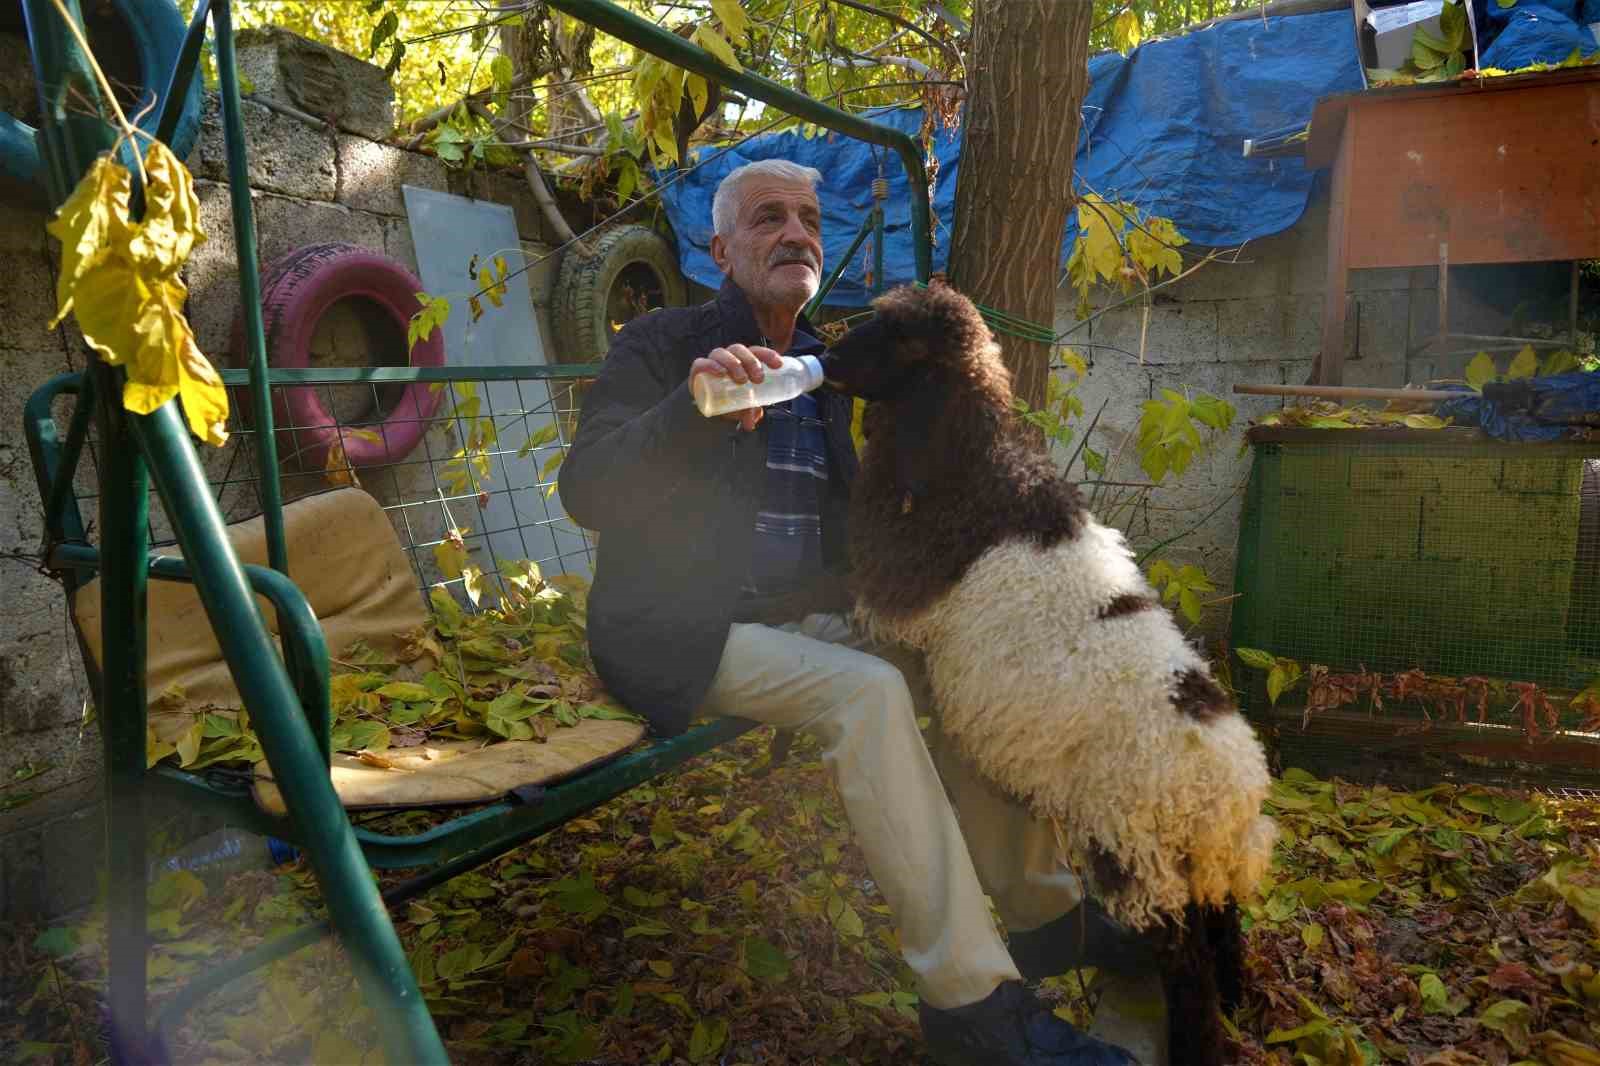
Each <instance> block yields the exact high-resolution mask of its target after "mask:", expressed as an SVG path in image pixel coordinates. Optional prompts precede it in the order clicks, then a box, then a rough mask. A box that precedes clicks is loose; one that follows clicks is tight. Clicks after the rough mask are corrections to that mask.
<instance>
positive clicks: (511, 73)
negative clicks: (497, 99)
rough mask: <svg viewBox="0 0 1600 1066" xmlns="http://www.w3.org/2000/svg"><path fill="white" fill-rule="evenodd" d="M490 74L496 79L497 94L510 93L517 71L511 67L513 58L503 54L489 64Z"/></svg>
mask: <svg viewBox="0 0 1600 1066" xmlns="http://www.w3.org/2000/svg"><path fill="white" fill-rule="evenodd" d="M489 74H490V75H491V76H492V77H493V78H494V88H495V91H496V92H501V93H505V92H510V91H511V80H512V79H513V78H514V77H515V76H516V71H515V70H514V69H513V67H512V65H511V57H510V56H508V55H506V54H505V53H503V52H502V53H501V54H500V55H497V56H495V57H494V60H493V61H492V62H491V63H490V64H489Z"/></svg>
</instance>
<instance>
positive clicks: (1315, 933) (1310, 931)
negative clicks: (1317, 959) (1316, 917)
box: [1300, 922, 1327, 951]
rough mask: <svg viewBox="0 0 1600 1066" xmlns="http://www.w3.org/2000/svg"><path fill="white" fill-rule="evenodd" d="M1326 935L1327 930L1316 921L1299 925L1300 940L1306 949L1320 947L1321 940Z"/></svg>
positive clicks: (1313, 949) (1312, 949)
mask: <svg viewBox="0 0 1600 1066" xmlns="http://www.w3.org/2000/svg"><path fill="white" fill-rule="evenodd" d="M1326 936H1327V930H1325V929H1323V928H1322V926H1321V925H1319V924H1317V923H1316V922H1312V923H1310V924H1309V925H1304V926H1301V927H1300V940H1301V942H1302V943H1304V944H1305V946H1306V947H1307V949H1309V950H1311V951H1315V950H1317V948H1319V947H1321V946H1322V941H1323V939H1324V938H1325V937H1326Z"/></svg>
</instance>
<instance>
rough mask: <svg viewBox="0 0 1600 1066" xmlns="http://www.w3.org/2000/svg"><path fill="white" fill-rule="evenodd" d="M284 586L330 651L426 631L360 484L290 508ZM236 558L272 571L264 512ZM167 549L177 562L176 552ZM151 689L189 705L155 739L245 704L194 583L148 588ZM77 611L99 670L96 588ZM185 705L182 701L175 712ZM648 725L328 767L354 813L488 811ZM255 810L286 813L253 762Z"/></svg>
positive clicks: (231, 533)
mask: <svg viewBox="0 0 1600 1066" xmlns="http://www.w3.org/2000/svg"><path fill="white" fill-rule="evenodd" d="M283 524H284V537H285V540H286V542H287V546H288V554H289V577H290V578H291V579H292V580H293V581H294V583H295V584H296V585H297V586H298V587H299V588H300V590H301V592H302V593H304V595H305V597H306V599H307V601H308V602H309V603H310V605H311V609H312V610H313V611H314V612H315V613H316V616H317V620H318V621H319V623H320V624H321V625H322V630H323V634H324V636H325V638H326V640H327V643H328V650H329V652H330V654H332V655H335V656H337V655H338V654H339V653H340V652H342V651H343V650H344V649H346V648H348V647H350V646H351V645H352V644H355V643H356V642H357V641H361V642H364V643H365V644H366V646H367V647H368V648H370V649H372V650H373V651H375V652H378V653H379V654H381V655H383V656H385V657H388V658H390V659H391V660H393V661H401V659H402V656H404V655H405V654H408V653H407V651H406V647H407V645H409V644H410V643H411V642H410V641H409V640H408V639H407V638H408V637H409V636H410V635H411V634H413V633H416V632H417V631H418V630H420V629H422V628H423V627H424V626H426V625H427V622H428V616H427V612H426V611H425V610H424V608H423V605H422V597H421V595H420V594H419V593H418V590H417V578H416V573H415V571H414V570H413V569H412V566H411V561H410V560H409V559H408V558H407V557H406V553H405V551H404V549H403V548H401V546H400V541H399V538H398V537H396V535H395V531H394V527H393V526H392V525H391V524H390V521H389V517H388V516H387V515H386V514H385V513H384V510H383V508H382V507H381V506H380V505H379V504H378V502H377V501H376V500H375V499H373V498H372V497H371V496H369V495H368V494H367V493H366V492H365V491H363V490H361V489H359V488H354V487H350V488H341V489H336V490H333V491H331V492H324V493H319V494H317V495H314V496H306V497H302V498H301V499H298V500H295V501H294V502H293V503H289V504H286V505H285V506H284V508H283ZM228 537H229V539H230V540H231V541H232V543H233V547H234V550H235V552H236V553H237V554H238V556H239V561H240V562H241V563H244V564H256V565H260V566H265V565H266V564H267V548H266V525H265V522H264V521H263V519H261V518H259V517H257V518H253V519H250V520H248V521H245V522H239V523H235V524H234V525H231V526H229V527H228ZM163 554H168V555H174V556H177V555H181V554H182V553H181V552H180V551H179V550H178V549H176V548H168V549H164V550H163ZM148 602H149V623H148V629H149V638H148V639H149V645H148V646H149V651H148V658H147V666H146V679H147V680H146V686H147V693H148V697H149V699H150V701H151V702H152V704H155V703H156V702H157V701H158V700H159V699H160V697H161V696H162V694H163V693H166V692H168V691H169V690H171V689H172V688H173V686H177V687H178V688H180V689H181V690H182V693H183V697H182V699H181V701H180V700H171V701H162V702H163V703H166V704H169V706H166V707H158V706H152V708H151V710H150V725H151V727H152V729H153V730H154V731H155V734H156V737H157V739H159V740H166V741H175V740H176V738H177V737H179V736H182V735H183V734H184V733H185V732H186V731H187V730H188V729H189V728H190V727H191V726H192V725H193V724H194V720H195V719H194V714H195V711H196V710H197V709H200V708H206V707H212V708H236V707H240V706H242V702H241V700H240V698H239V693H238V691H237V689H235V688H234V684H233V677H232V674H231V673H230V671H229V670H228V664H227V662H226V661H225V660H224V659H223V657H222V650H221V648H220V647H219V646H218V644H217V640H216V637H215V635H214V634H213V632H212V629H211V622H210V620H209V619H208V618H207V617H206V613H205V609H204V607H203V606H202V605H201V603H200V597H199V595H198V594H197V593H196V592H195V589H194V586H193V585H190V584H188V583H184V582H172V581H152V582H150V585H149V594H148ZM257 603H258V604H259V606H260V608H261V615H262V618H263V619H264V620H265V621H266V623H267V627H268V629H269V630H270V631H271V632H272V634H273V636H274V637H275V638H276V637H277V635H278V634H277V617H276V612H275V611H274V610H273V609H272V606H271V604H270V603H268V602H267V601H266V600H265V599H263V598H260V597H258V598H257ZM73 615H74V619H75V620H76V622H77V626H78V630H79V632H80V634H81V635H82V638H83V643H84V647H85V648H86V649H87V650H88V652H89V654H90V656H91V657H92V659H93V664H94V665H95V666H97V667H98V665H99V664H100V662H101V660H102V653H103V649H104V643H103V636H102V633H101V626H100V579H99V578H96V579H94V580H92V581H90V582H88V583H86V584H85V585H83V586H82V587H81V588H80V589H78V591H77V593H76V595H75V596H74V599H73ZM434 665H435V663H434V661H433V660H432V658H431V657H427V656H424V657H422V658H420V659H414V660H413V661H411V662H402V664H401V666H400V668H399V669H398V670H397V671H396V673H395V675H394V677H395V679H396V680H415V679H417V678H419V677H421V676H422V674H424V673H426V672H427V671H428V670H431V669H432V668H433V667H434ZM171 704H176V706H170V705H171ZM644 734H645V727H644V726H643V725H641V724H639V723H636V722H623V721H606V720H597V719H584V720H582V721H581V722H579V723H578V724H577V725H576V726H571V727H561V728H558V729H554V730H551V733H550V736H549V738H548V740H547V741H545V742H543V743H541V742H538V741H531V740H527V741H522V740H501V741H496V742H495V743H492V744H485V743H483V742H481V741H454V742H447V743H440V744H435V745H422V746H418V747H415V748H408V749H391V750H389V751H386V752H383V753H382V754H381V755H376V756H375V755H371V754H368V755H366V756H365V757H358V756H351V755H338V754H336V755H335V756H334V759H333V766H332V768H331V772H332V779H333V786H334V790H335V791H336V792H337V793H338V794H339V799H340V801H341V802H342V803H343V804H344V806H345V807H346V808H348V809H363V810H370V809H374V808H408V807H428V806H454V805H461V804H471V803H488V802H493V801H494V800H497V799H500V798H501V797H503V796H505V795H507V794H508V793H511V792H512V791H513V790H515V789H518V788H522V787H524V786H528V785H540V784H549V783H553V782H556V781H560V780H562V779H564V778H568V777H572V776H574V775H576V774H579V773H582V772H583V771H584V770H587V769H589V768H591V767H593V766H596V765H598V764H600V763H602V762H605V761H608V760H610V759H613V758H615V757H616V756H618V755H621V754H622V753H623V752H625V751H627V750H628V749H629V748H631V747H633V746H634V745H636V744H638V743H639V742H640V741H641V740H642V739H643V738H644ZM255 773H256V786H255V789H254V792H255V798H256V803H257V805H258V806H260V807H261V809H262V810H264V811H266V812H267V813H270V814H275V815H282V814H285V813H286V809H285V807H284V803H283V797H282V795H281V794H280V793H279V791H278V788H277V785H276V784H275V783H274V781H273V779H272V771H271V768H270V767H269V766H268V765H267V764H266V763H265V762H261V763H258V764H256V768H255Z"/></svg>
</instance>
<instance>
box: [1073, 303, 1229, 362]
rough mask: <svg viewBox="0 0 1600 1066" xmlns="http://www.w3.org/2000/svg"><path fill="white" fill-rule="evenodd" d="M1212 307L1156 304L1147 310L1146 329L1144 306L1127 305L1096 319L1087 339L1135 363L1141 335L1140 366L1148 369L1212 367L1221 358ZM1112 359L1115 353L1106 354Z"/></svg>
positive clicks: (1198, 304) (1213, 305)
mask: <svg viewBox="0 0 1600 1066" xmlns="http://www.w3.org/2000/svg"><path fill="white" fill-rule="evenodd" d="M1217 307H1218V305H1217V304H1215V303H1209V302H1208V303H1189V304H1182V303H1158V304H1156V305H1155V306H1154V307H1152V308H1151V309H1150V318H1149V324H1148V326H1146V325H1145V322H1144V306H1143V305H1142V304H1139V303H1135V304H1129V305H1128V306H1126V307H1122V308H1118V309H1117V310H1115V311H1113V312H1111V313H1110V314H1107V315H1105V316H1104V317H1102V318H1100V319H1098V320H1097V321H1096V322H1095V323H1094V325H1093V327H1092V329H1093V332H1092V333H1091V335H1090V339H1091V340H1092V341H1093V342H1094V343H1096V344H1105V345H1111V346H1112V347H1115V348H1120V349H1122V351H1123V352H1124V353H1127V354H1125V355H1123V356H1122V357H1123V358H1130V357H1131V358H1133V359H1135V360H1137V359H1138V355H1139V340H1140V334H1141V331H1142V332H1143V336H1144V362H1145V364H1146V365H1150V366H1160V365H1165V364H1172V363H1185V364H1187V363H1214V362H1217V361H1218V360H1219V359H1221V358H1222V353H1221V351H1220V348H1219V345H1218V334H1217V317H1218V315H1217ZM1110 354H1113V355H1116V354H1118V353H1115V352H1113V353H1110Z"/></svg>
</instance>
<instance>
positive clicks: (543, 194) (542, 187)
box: [466, 100, 589, 255]
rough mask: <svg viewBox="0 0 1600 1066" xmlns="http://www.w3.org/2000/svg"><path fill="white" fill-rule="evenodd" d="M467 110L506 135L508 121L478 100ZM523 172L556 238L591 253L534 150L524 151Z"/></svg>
mask: <svg viewBox="0 0 1600 1066" xmlns="http://www.w3.org/2000/svg"><path fill="white" fill-rule="evenodd" d="M466 104H467V110H469V111H471V112H472V113H473V114H474V115H477V116H478V117H479V118H481V119H483V120H484V121H485V122H487V123H488V124H489V127H490V128H491V129H493V130H494V131H495V136H497V137H501V136H504V132H503V131H504V129H505V126H506V125H508V123H505V122H503V121H502V120H500V119H497V118H496V117H495V116H494V115H492V114H490V113H489V109H488V108H486V107H484V106H483V105H482V104H480V103H478V102H477V101H476V100H468V101H466ZM522 173H523V175H524V176H525V177H526V178H527V179H528V191H529V192H531V193H532V194H533V199H534V202H535V203H537V204H538V205H539V210H540V211H542V212H543V213H544V217H545V221H546V222H548V223H550V228H551V229H552V230H554V231H555V235H556V238H557V239H558V240H560V242H561V243H562V244H571V245H576V246H577V248H578V250H579V251H580V252H582V253H583V254H584V255H588V254H589V248H588V246H587V245H585V244H584V243H583V242H582V241H580V240H579V239H578V235H577V234H576V233H573V232H572V227H571V226H570V225H568V224H567V220H566V217H565V216H564V215H562V213H561V207H560V206H559V205H558V204H557V203H556V198H555V197H554V196H552V195H550V187H549V186H548V185H546V184H545V183H544V175H543V174H542V173H540V171H539V161H538V160H537V159H535V158H534V157H533V153H532V152H524V153H523V165H522Z"/></svg>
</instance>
